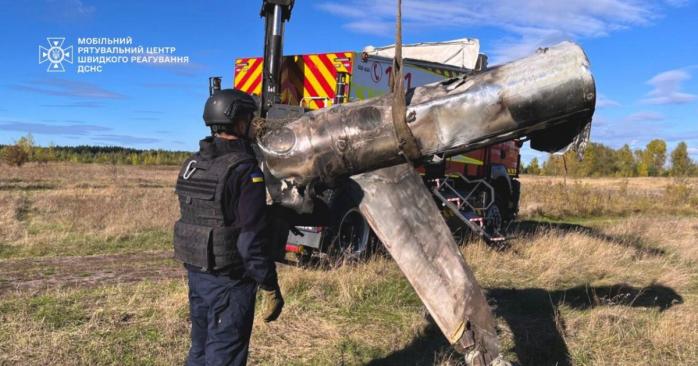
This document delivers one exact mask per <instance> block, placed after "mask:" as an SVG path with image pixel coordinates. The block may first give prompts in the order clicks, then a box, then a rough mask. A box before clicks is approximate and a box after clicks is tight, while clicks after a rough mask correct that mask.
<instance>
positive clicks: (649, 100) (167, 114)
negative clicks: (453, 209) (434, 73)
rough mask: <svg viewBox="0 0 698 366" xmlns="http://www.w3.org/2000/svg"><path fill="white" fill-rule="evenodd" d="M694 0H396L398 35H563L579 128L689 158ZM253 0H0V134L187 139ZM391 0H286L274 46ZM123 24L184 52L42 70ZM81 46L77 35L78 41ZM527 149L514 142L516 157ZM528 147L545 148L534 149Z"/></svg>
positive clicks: (83, 139) (367, 14) (348, 30)
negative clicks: (584, 119) (575, 80)
mask: <svg viewBox="0 0 698 366" xmlns="http://www.w3.org/2000/svg"><path fill="white" fill-rule="evenodd" d="M696 2H698V1H696V0H693V1H691V0H585V1H559V0H550V1H546V0H536V1H519V0H488V1H474V0H447V1H425V0H405V1H404V10H403V17H404V32H405V34H404V40H405V42H409V43H412V42H422V41H441V40H449V39H455V38H462V37H470V38H478V39H480V43H481V48H482V51H483V52H485V53H487V54H488V55H489V56H490V63H491V64H493V63H501V62H506V61H508V60H511V59H514V58H517V57H521V56H525V55H527V54H529V53H531V52H533V51H534V50H535V49H536V48H537V47H540V46H546V45H552V44H555V43H558V42H560V41H562V40H574V41H576V42H579V43H580V44H581V45H582V46H583V47H584V49H585V50H586V52H587V54H588V55H589V58H590V59H591V62H592V70H593V72H594V75H595V78H596V82H597V88H598V92H599V97H598V101H597V112H596V114H595V118H594V124H593V127H592V140H594V141H596V142H601V143H604V144H608V145H611V146H613V147H619V146H621V145H622V144H624V143H627V144H630V145H631V146H632V147H634V148H638V147H642V146H644V144H646V143H647V141H649V140H650V139H652V138H663V139H665V140H667V141H668V143H669V146H670V148H673V147H674V146H675V145H676V143H678V142H679V141H682V140H683V141H686V142H687V143H688V145H689V149H690V151H691V155H692V156H693V158H694V159H698V127H697V126H698V125H697V122H698V118H696V117H697V116H698V82H697V80H698V21H697V20H698V4H696ZM260 4H261V1H256V0H245V1H241V0H227V1H167V2H165V1H128V0H124V1H92V0H42V1H38V0H34V1H32V0H28V1H9V0H0V9H2V12H1V13H0V29H2V35H3V41H4V44H5V45H4V47H3V50H4V55H3V57H1V58H0V62H1V63H2V64H1V66H2V67H1V68H0V73H2V77H1V78H0V143H11V142H13V141H14V140H16V139H17V138H19V137H20V136H22V135H24V134H26V133H27V132H31V133H32V134H33V135H34V138H35V139H36V140H37V141H38V142H39V143H40V144H42V145H47V144H49V143H53V144H57V145H78V144H89V145H122V146H131V147H136V148H166V149H177V150H194V149H196V146H197V141H198V139H199V138H201V137H202V136H204V135H205V134H206V133H207V130H206V129H205V128H204V126H203V122H202V119H201V114H202V108H203V104H204V102H205V99H206V97H207V94H208V90H207V78H208V76H211V75H220V76H223V77H224V83H225V85H230V84H231V82H232V77H233V62H234V59H235V58H237V57H245V56H257V55H261V53H262V49H263V36H264V35H263V21H262V19H261V18H259V7H260ZM393 17H394V5H393V3H392V1H375V0H373V1H369V0H344V1H342V2H335V1H309V0H297V1H296V7H295V9H294V12H293V15H292V19H291V22H290V23H289V24H288V26H287V32H286V43H285V53H286V54H298V53H309V52H337V51H351V50H357V51H358V50H361V49H363V47H364V46H366V45H385V44H389V43H392V38H393V24H394V23H393V21H394V20H393ZM129 36H130V37H132V39H133V43H134V44H137V45H143V46H159V47H175V48H176V55H177V56H187V57H189V60H190V62H189V63H188V64H162V65H148V64H133V63H129V64H107V65H104V67H103V70H102V71H101V72H98V73H78V72H77V67H78V65H77V62H76V61H77V60H73V61H74V62H73V64H70V63H68V62H65V61H64V62H62V65H63V67H64V68H65V72H62V73H58V72H52V73H49V72H47V71H46V70H47V66H50V65H51V64H50V62H46V61H44V62H43V63H39V61H40V60H41V57H40V56H41V55H39V46H43V47H45V48H48V47H50V45H49V44H48V42H47V39H46V38H47V37H65V41H64V44H63V45H62V48H64V49H67V47H68V46H71V45H72V46H73V47H74V48H73V52H76V51H77V47H78V44H77V39H78V38H80V37H109V38H111V37H117V38H118V37H129ZM83 46H84V45H83ZM533 156H536V155H535V153H534V152H532V151H530V150H526V151H525V153H524V160H526V161H528V160H529V159H530V158H531V157H533ZM541 156H544V155H542V154H541Z"/></svg>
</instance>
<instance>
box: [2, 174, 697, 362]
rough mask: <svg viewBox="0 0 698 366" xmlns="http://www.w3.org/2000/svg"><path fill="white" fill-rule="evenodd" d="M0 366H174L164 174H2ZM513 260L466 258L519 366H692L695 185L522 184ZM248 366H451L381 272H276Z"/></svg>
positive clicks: (183, 299) (372, 265) (177, 337)
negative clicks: (279, 296)
mask: <svg viewBox="0 0 698 366" xmlns="http://www.w3.org/2000/svg"><path fill="white" fill-rule="evenodd" d="M2 170H3V174H2V175H1V176H0V207H1V208H2V210H0V365H5V364H7V365H46V364H58V365H73V364H80V365H111V364H119V365H173V364H181V363H182V362H183V360H184V357H185V354H186V351H187V348H188V329H189V324H188V307H187V290H186V280H185V277H184V274H185V273H184V271H183V270H182V269H181V265H179V264H177V263H175V262H174V261H173V260H171V259H170V235H171V233H170V229H171V226H172V223H173V222H174V220H175V219H176V217H177V214H178V213H177V206H176V198H175V195H174V193H173V188H172V186H173V183H174V180H175V177H176V168H169V167H168V168H164V167H163V168H158V167H143V168H141V167H129V166H111V165H109V166H106V165H71V164H48V165H42V166H37V165H29V166H25V167H22V168H19V169H18V168H10V167H6V166H3V167H2ZM522 186H523V192H522V199H521V205H522V209H521V217H520V220H519V222H518V223H516V224H514V225H512V227H511V230H512V233H513V235H514V236H515V238H514V239H513V240H511V242H510V245H509V246H508V247H507V248H505V249H502V250H499V251H495V250H492V249H490V248H488V247H487V246H486V245H484V244H483V243H482V242H480V241H471V242H469V243H467V244H466V245H465V246H463V248H462V250H463V253H464V255H465V258H466V260H467V261H468V263H469V264H470V265H471V266H472V267H473V269H474V271H475V273H476V276H477V278H478V279H479V281H480V283H481V284H482V286H483V287H484V288H485V289H486V291H487V295H488V298H489V300H490V302H491V305H492V306H493V308H494V312H495V314H496V316H497V323H498V331H499V333H500V339H501V341H502V345H503V349H504V354H505V356H506V358H507V359H508V360H510V361H513V362H515V363H518V364H524V365H548V364H550V365H554V364H558V365H569V364H573V365H667V364H673V365H698V240H697V238H698V180H696V179H693V180H673V179H668V178H666V179H665V178H635V179H610V178H600V179H585V180H573V179H567V180H566V181H565V180H564V179H563V178H549V177H523V178H522ZM280 281H281V287H282V290H283V292H284V294H285V297H286V307H285V309H284V313H283V314H282V316H281V318H280V319H279V320H278V321H277V322H274V323H271V324H264V323H263V322H262V321H259V319H258V321H256V322H255V328H254V333H253V339H252V345H251V356H250V364H255V365H256V364H263V365H289V364H291V365H306V364H317V365H355V364H368V365H410V364H420V365H457V364H459V362H460V360H459V358H458V356H457V355H456V354H454V353H453V352H452V351H451V349H450V348H449V346H448V345H447V344H446V342H445V340H444V338H443V336H442V335H441V334H440V333H439V330H438V329H437V328H436V327H435V325H434V324H433V323H432V322H431V321H430V320H429V318H428V316H426V313H425V310H424V308H423V306H422V305H421V303H420V301H419V299H418V298H417V296H416V295H415V294H414V292H413V290H412V288H411V287H410V286H409V284H408V283H407V282H406V280H404V279H403V277H402V275H401V273H400V272H399V270H398V269H397V267H396V266H395V265H394V263H392V261H391V260H390V258H380V257H379V258H374V259H372V260H370V261H369V262H367V263H362V264H357V265H350V266H343V267H339V268H335V269H331V270H327V269H301V268H296V267H289V266H284V267H282V268H280Z"/></svg>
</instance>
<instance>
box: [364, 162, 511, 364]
mask: <svg viewBox="0 0 698 366" xmlns="http://www.w3.org/2000/svg"><path fill="white" fill-rule="evenodd" d="M352 178H353V179H354V180H355V181H356V182H357V183H358V184H359V185H360V186H361V188H362V190H363V197H362V200H361V203H360V205H359V208H360V210H361V212H362V213H363V215H364V216H365V217H366V219H367V220H368V222H369V224H370V225H371V227H372V228H373V230H374V231H375V233H376V234H377V235H378V237H379V238H380V240H381V241H382V242H383V244H384V245H385V247H386V249H387V250H388V252H389V253H390V254H391V255H392V257H393V259H394V260H395V261H396V262H397V264H398V266H399V267H400V270H402V272H403V273H404V274H405V277H407V280H408V281H409V282H410V284H411V285H412V287H414V289H415V291H416V292H417V295H419V297H420V299H421V300H422V302H423V303H424V305H425V306H426V307H427V309H428V310H429V313H430V314H431V316H432V317H433V319H434V321H435V322H436V324H437V325H438V326H439V328H440V329H441V331H442V332H443V334H444V335H445V336H446V338H447V339H448V341H449V342H450V343H451V344H452V345H453V346H454V347H455V348H456V349H457V350H459V351H460V352H462V353H464V354H465V355H466V359H469V361H470V362H469V363H471V364H473V365H488V364H490V363H491V362H492V361H493V360H495V359H497V358H498V356H499V342H498V340H497V334H496V331H495V323H494V318H493V316H492V312H491V310H490V307H489V305H488V304H487V301H486V299H485V296H484V295H483V292H482V289H481V288H480V286H479V285H478V283H477V281H476V280H475V276H474V275H473V272H472V270H471V269H470V268H469V267H468V265H467V264H466V263H465V260H464V259H463V256H462V255H461V253H460V251H459V249H458V246H457V245H456V243H455V241H454V240H453V237H452V236H451V232H450V230H449V228H448V226H447V225H446V223H445V222H444V220H443V218H442V216H441V214H440V213H439V210H438V208H437V207H436V203H435V202H434V200H433V198H432V196H431V194H430V193H429V191H428V190H427V188H426V187H425V186H424V183H423V182H422V178H421V177H420V176H419V174H418V173H417V172H416V171H415V169H414V168H413V167H412V166H410V165H407V164H402V165H397V166H394V167H390V168H383V169H379V170H376V171H373V172H370V173H364V174H359V175H356V176H354V177H352Z"/></svg>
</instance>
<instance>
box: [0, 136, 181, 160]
mask: <svg viewBox="0 0 698 366" xmlns="http://www.w3.org/2000/svg"><path fill="white" fill-rule="evenodd" d="M189 155H191V153H190V152H186V151H167V150H138V149H131V148H125V147H118V146H86V145H83V146H48V147H41V146H36V144H35V143H34V139H33V138H32V136H31V135H27V136H25V137H22V138H20V139H19V140H17V142H16V143H15V144H13V145H0V159H1V160H2V161H3V162H4V163H6V164H8V165H12V166H22V165H23V164H25V163H28V162H37V163H48V162H52V161H61V162H73V163H99V164H119V165H179V164H181V163H182V162H183V161H184V160H185V159H186V158H187V157H189Z"/></svg>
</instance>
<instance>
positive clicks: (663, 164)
mask: <svg viewBox="0 0 698 366" xmlns="http://www.w3.org/2000/svg"><path fill="white" fill-rule="evenodd" d="M522 171H523V172H524V173H526V174H534V175H568V176H573V177H609V176H611V177H661V176H675V177H681V176H698V165H697V164H696V162H694V161H693V160H692V159H691V157H690V156H689V154H688V146H687V145H686V143H685V142H680V143H679V144H678V145H677V146H676V148H675V149H674V150H673V151H671V153H669V154H668V155H667V144H666V142H665V141H664V140H661V139H655V140H652V141H650V142H649V143H648V144H647V145H646V146H645V148H644V149H636V150H632V149H631V148H630V146H628V145H627V144H625V145H623V146H622V147H621V148H619V149H613V148H611V147H608V146H606V145H603V144H598V143H590V144H589V145H588V146H587V148H586V150H585V151H584V159H583V160H582V161H579V160H578V159H577V154H576V153H575V152H573V151H568V152H566V153H564V154H561V155H555V154H551V155H550V156H549V157H548V159H547V160H546V161H544V162H542V163H541V162H540V161H539V160H538V159H537V158H533V159H531V161H530V162H529V164H528V165H526V166H524V167H523V168H522Z"/></svg>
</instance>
